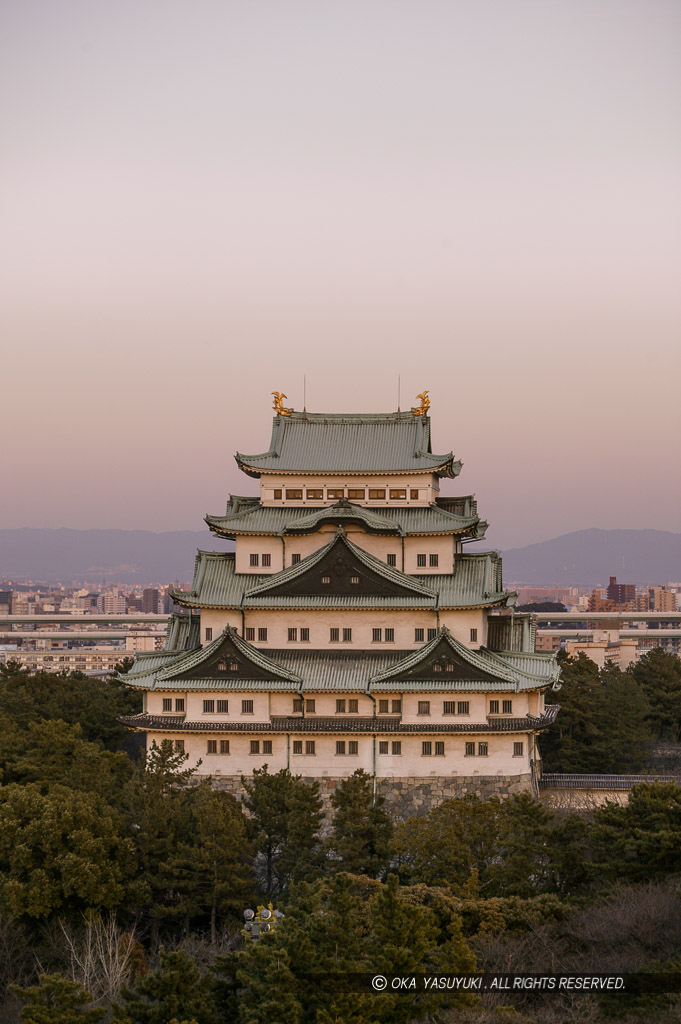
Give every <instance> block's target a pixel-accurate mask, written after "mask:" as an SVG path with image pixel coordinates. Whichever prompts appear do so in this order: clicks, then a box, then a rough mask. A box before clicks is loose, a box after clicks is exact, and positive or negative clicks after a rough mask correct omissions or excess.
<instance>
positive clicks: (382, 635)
mask: <svg viewBox="0 0 681 1024" xmlns="http://www.w3.org/2000/svg"><path fill="white" fill-rule="evenodd" d="M327 578H328V577H327ZM351 578H352V577H351ZM322 579H324V577H322ZM205 632H206V641H207V642H209V641H211V640H212V639H213V627H212V626H206V631H205ZM371 634H372V642H373V643H382V642H384V643H387V644H392V643H394V642H395V630H394V629H393V628H391V627H387V628H386V629H380V628H379V629H372V631H371ZM426 635H427V637H428V640H434V639H435V637H436V636H437V629H429V630H427V631H426V630H425V629H422V628H420V627H418V628H416V629H415V630H414V643H415V644H422V643H424V642H425V639H426ZM257 638H258V643H266V642H267V626H260V627H259V628H258V629H257ZM470 638H471V643H477V641H478V631H477V629H471V631H470ZM255 639H256V629H255V628H254V627H253V626H247V627H246V640H248V641H250V642H254V641H255ZM288 639H289V643H309V642H310V630H309V627H308V626H302V627H298V626H289V627H288ZM341 642H342V643H345V644H347V643H352V629H344V628H340V627H337V626H331V627H330V628H329V643H341ZM226 667H231V666H226ZM434 668H435V671H436V672H437V671H440V669H439V668H438V666H437V665H436V666H434ZM453 670H454V665H453V664H451V668H450V667H449V665H447V667H446V669H445V671H453Z"/></svg>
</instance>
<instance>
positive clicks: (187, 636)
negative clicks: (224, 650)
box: [165, 612, 201, 651]
mask: <svg viewBox="0 0 681 1024" xmlns="http://www.w3.org/2000/svg"><path fill="white" fill-rule="evenodd" d="M200 634H201V619H200V617H199V616H198V615H178V614H177V612H175V613H174V614H173V615H171V616H170V622H169V623H168V633H167V635H166V643H165V649H166V650H167V651H186V650H191V648H192V647H198V646H199V644H200V643H201V635H200Z"/></svg>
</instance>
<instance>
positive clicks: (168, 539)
mask: <svg viewBox="0 0 681 1024" xmlns="http://www.w3.org/2000/svg"><path fill="white" fill-rule="evenodd" d="M482 546H483V545H475V546H471V547H469V548H468V550H469V551H475V550H476V548H477V547H480V548H481V547H482ZM199 547H201V548H208V549H209V550H216V551H219V550H221V549H223V548H224V549H225V550H230V549H231V548H233V545H232V544H230V543H229V542H225V541H221V540H220V539H219V538H218V537H216V536H215V535H214V534H211V533H210V532H209V531H208V530H207V529H206V530H175V531H172V532H168V533H152V532H151V531H150V530H66V529H63V530H32V529H21V530H0V575H2V576H4V577H5V579H13V580H17V581H20V582H24V581H27V580H36V581H43V582H46V583H56V582H62V583H71V581H72V580H82V581H83V582H87V583H92V584H93V585H94V584H96V583H97V584H99V583H101V582H102V581H106V582H109V583H170V582H172V581H174V580H180V581H183V582H186V581H189V580H191V578H192V574H193V570H194V554H195V552H196V549H197V548H199ZM503 556H504V578H505V579H506V580H509V581H512V582H514V583H529V584H544V585H546V586H549V585H551V584H554V583H555V584H560V585H572V586H595V585H598V584H601V585H606V584H607V582H608V577H609V576H617V578H618V579H619V580H620V581H621V582H622V583H636V584H643V583H668V582H670V581H676V580H681V533H666V532H664V531H662V530H578V531H577V532H575V533H566V534H563V536H562V537H555V538H554V539H553V540H546V541H543V542H542V543H541V544H529V545H528V546H527V547H524V548H511V549H510V550H508V551H504V552H503Z"/></svg>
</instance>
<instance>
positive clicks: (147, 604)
mask: <svg viewBox="0 0 681 1024" xmlns="http://www.w3.org/2000/svg"><path fill="white" fill-rule="evenodd" d="M159 598H160V594H159V592H158V590H156V589H155V588H153V587H146V588H145V589H144V591H143V592H142V611H143V612H144V613H147V612H150V613H151V614H153V615H158V605H159Z"/></svg>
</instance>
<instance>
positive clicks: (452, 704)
mask: <svg viewBox="0 0 681 1024" xmlns="http://www.w3.org/2000/svg"><path fill="white" fill-rule="evenodd" d="M442 714H443V715H455V714H456V701H454V700H446V701H445V702H444V704H443V705H442Z"/></svg>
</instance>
